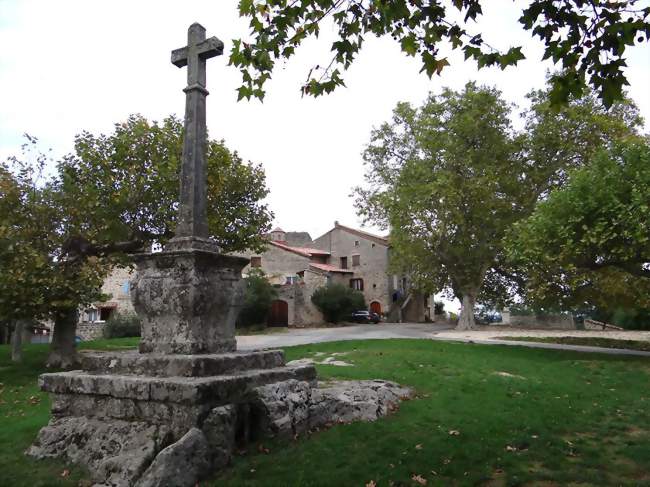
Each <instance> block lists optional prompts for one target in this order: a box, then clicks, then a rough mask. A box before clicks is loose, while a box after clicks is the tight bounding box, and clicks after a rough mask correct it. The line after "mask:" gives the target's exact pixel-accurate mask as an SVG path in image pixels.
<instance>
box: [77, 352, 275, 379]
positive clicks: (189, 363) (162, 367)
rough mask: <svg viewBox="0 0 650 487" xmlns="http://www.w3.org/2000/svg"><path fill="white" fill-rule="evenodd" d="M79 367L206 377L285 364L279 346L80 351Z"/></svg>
mask: <svg viewBox="0 0 650 487" xmlns="http://www.w3.org/2000/svg"><path fill="white" fill-rule="evenodd" d="M79 356H80V360H81V367H82V369H83V370H85V371H87V372H92V373H96V374H118V375H147V376H153V377H208V376H216V375H224V374H235V373H237V372H242V371H247V370H254V369H272V368H276V367H282V366H283V365H285V362H284V354H283V353H282V351H281V350H260V351H250V352H232V353H220V354H200V355H166V354H157V353H147V354H142V353H138V352H136V351H127V352H82V353H80V354H79Z"/></svg>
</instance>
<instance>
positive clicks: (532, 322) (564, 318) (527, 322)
mask: <svg viewBox="0 0 650 487" xmlns="http://www.w3.org/2000/svg"><path fill="white" fill-rule="evenodd" d="M508 326H511V327H513V328H528V329H555V330H575V329H576V325H575V324H574V322H573V316H571V315H565V314H551V315H540V316H536V315H511V316H510V323H509V324H508Z"/></svg>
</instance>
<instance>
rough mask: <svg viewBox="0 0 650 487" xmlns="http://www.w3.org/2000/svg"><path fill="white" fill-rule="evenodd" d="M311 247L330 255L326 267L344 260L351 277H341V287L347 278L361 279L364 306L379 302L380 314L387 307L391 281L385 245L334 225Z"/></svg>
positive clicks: (389, 302)
mask: <svg viewBox="0 0 650 487" xmlns="http://www.w3.org/2000/svg"><path fill="white" fill-rule="evenodd" d="M312 247H314V248H317V249H320V250H325V251H328V252H330V253H331V258H330V264H331V265H334V266H336V267H340V266H341V257H347V263H348V269H350V270H351V271H353V272H354V274H353V275H349V274H347V275H345V277H344V278H343V279H345V281H346V282H345V284H346V285H349V284H350V279H359V278H360V279H363V295H364V297H365V298H366V304H367V305H368V306H370V303H372V302H373V301H377V302H379V304H380V305H381V310H382V313H387V312H388V310H389V309H390V306H391V290H392V288H391V279H389V276H388V246H386V245H384V244H381V243H378V242H375V241H373V240H371V239H369V238H364V237H363V236H361V235H356V234H352V233H350V232H348V231H347V230H345V229H343V228H340V227H338V226H335V227H334V228H333V229H332V230H330V231H329V232H327V233H326V234H325V235H322V236H321V237H319V238H317V239H316V240H314V242H313V244H312ZM354 255H358V256H359V265H356V266H355V265H353V256H354Z"/></svg>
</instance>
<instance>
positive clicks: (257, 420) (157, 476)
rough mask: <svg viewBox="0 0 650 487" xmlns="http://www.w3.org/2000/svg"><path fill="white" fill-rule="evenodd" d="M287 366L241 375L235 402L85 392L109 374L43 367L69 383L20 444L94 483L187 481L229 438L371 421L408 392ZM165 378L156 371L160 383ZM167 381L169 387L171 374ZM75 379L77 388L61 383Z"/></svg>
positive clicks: (219, 457)
mask: <svg viewBox="0 0 650 487" xmlns="http://www.w3.org/2000/svg"><path fill="white" fill-rule="evenodd" d="M284 369H289V368H288V367H284ZM274 370H277V369H269V370H268V371H262V372H271V373H273V371H274ZM289 370H293V372H290V374H292V377H290V378H288V379H283V380H276V381H273V382H271V383H265V384H262V385H259V384H258V385H257V386H255V385H254V384H255V381H254V380H252V381H250V382H249V383H248V385H247V387H246V388H244V389H240V392H241V394H242V395H241V396H238V397H237V398H236V399H235V396H231V398H232V400H233V401H234V402H232V403H229V404H224V405H219V406H216V407H213V406H212V403H211V400H210V399H209V396H197V397H201V398H202V399H203V400H204V401H203V402H191V401H190V402H187V403H186V402H183V401H181V402H173V401H170V400H166V401H158V400H153V399H152V398H151V397H149V399H143V398H135V397H122V398H117V397H112V396H109V395H101V394H97V393H88V392H89V391H95V392H96V391H97V390H104V389H103V388H104V387H109V386H106V384H110V382H108V383H106V384H104V383H101V382H95V380H96V378H97V377H98V376H92V377H94V379H92V380H90V379H87V378H80V377H79V375H82V374H80V373H79V372H76V373H62V374H47V375H50V376H57V379H56V380H61V381H62V382H61V383H60V384H59V383H57V385H56V386H53V384H54V383H55V382H56V380H55V381H54V382H49V384H50V386H53V387H62V388H63V389H64V390H65V388H66V387H67V388H68V392H67V393H58V394H55V395H54V401H53V413H54V416H55V417H54V419H52V420H51V421H50V424H49V425H48V426H46V427H45V428H43V429H42V430H41V431H40V433H39V435H38V438H37V440H36V442H35V443H34V445H33V446H32V447H31V448H30V449H29V450H28V451H27V454H28V455H31V456H33V457H36V458H64V459H66V460H68V461H70V462H73V463H78V464H81V465H83V466H85V467H86V468H88V470H89V471H90V472H91V474H92V475H93V480H95V481H96V482H98V483H100V484H101V485H102V486H116V487H121V486H131V485H135V486H137V487H153V486H167V485H174V486H188V487H191V486H193V485H195V484H196V483H197V482H198V481H199V480H201V478H203V477H205V476H206V475H208V474H209V473H210V472H213V471H214V470H215V469H219V468H222V467H224V466H226V465H227V464H228V463H229V462H230V459H231V457H232V454H233V452H234V450H235V448H236V447H238V446H239V447H243V446H245V445H246V444H247V443H250V442H253V441H258V440H260V439H262V438H263V437H265V436H274V435H295V434H300V433H302V432H305V431H307V430H309V429H314V428H319V427H322V426H327V425H330V424H335V423H338V422H351V421H374V420H375V419H377V418H379V417H381V416H383V415H385V414H388V413H389V412H390V411H392V410H394V409H396V408H397V404H398V403H399V401H400V400H401V399H404V398H406V397H408V396H410V395H411V394H412V392H411V390H410V389H408V388H405V387H401V386H399V385H398V384H395V383H392V382H386V381H378V380H376V381H341V382H332V383H326V384H324V385H322V386H321V387H318V386H317V385H316V384H315V382H314V376H313V367H309V366H307V367H305V368H303V369H302V372H298V371H297V370H296V369H289ZM257 372H260V371H257ZM300 374H303V375H304V376H305V377H306V378H305V377H302V378H301V377H300ZM123 377H126V376H118V377H115V380H116V381H117V382H119V381H121V380H123ZM259 377H267V378H268V377H270V376H265V375H264V374H262V375H259V376H258V378H259ZM276 377H278V376H276ZM131 379H136V380H138V379H140V380H141V379H142V377H137V376H136V377H134V376H131ZM170 379H173V378H162V379H161V378H155V380H162V381H166V382H167V383H168V384H171V382H170ZM176 379H179V378H176ZM211 379H215V378H211ZM182 380H183V381H186V382H191V381H192V380H196V379H192V378H182ZM264 380H265V379H264ZM75 381H79V382H78V384H77V383H76V382H75ZM88 381H89V382H88ZM136 383H137V384H142V383H145V382H141V381H140V382H136ZM173 384H174V387H176V386H178V385H179V382H177V381H174V382H173ZM114 386H115V384H113V385H112V386H111V387H114ZM75 387H77V388H78V390H77V391H76V392H74V393H72V392H70V389H74V388H75ZM85 387H87V388H88V389H84V388H85ZM190 389H191V387H190ZM144 390H146V388H142V387H140V386H139V385H138V386H134V387H133V388H131V387H121V386H120V387H119V388H117V389H113V390H111V393H112V394H113V393H116V392H118V391H121V392H122V393H124V395H129V394H131V395H133V396H137V395H139V394H140V393H141V392H142V391H144ZM182 390H183V388H182V387H181V389H178V390H176V389H175V392H174V393H175V394H176V393H178V394H181V395H180V396H178V397H176V396H174V397H176V398H183V397H184V396H183V395H182V393H181V391H182ZM244 391H245V392H244ZM188 397H189V396H188ZM61 415H63V416H61Z"/></svg>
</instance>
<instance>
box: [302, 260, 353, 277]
mask: <svg viewBox="0 0 650 487" xmlns="http://www.w3.org/2000/svg"><path fill="white" fill-rule="evenodd" d="M309 267H314V268H315V269H320V270H321V271H326V272H341V273H343V274H353V272H352V271H351V270H350V269H341V268H340V267H335V266H333V265H329V264H317V263H314V262H310V263H309Z"/></svg>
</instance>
